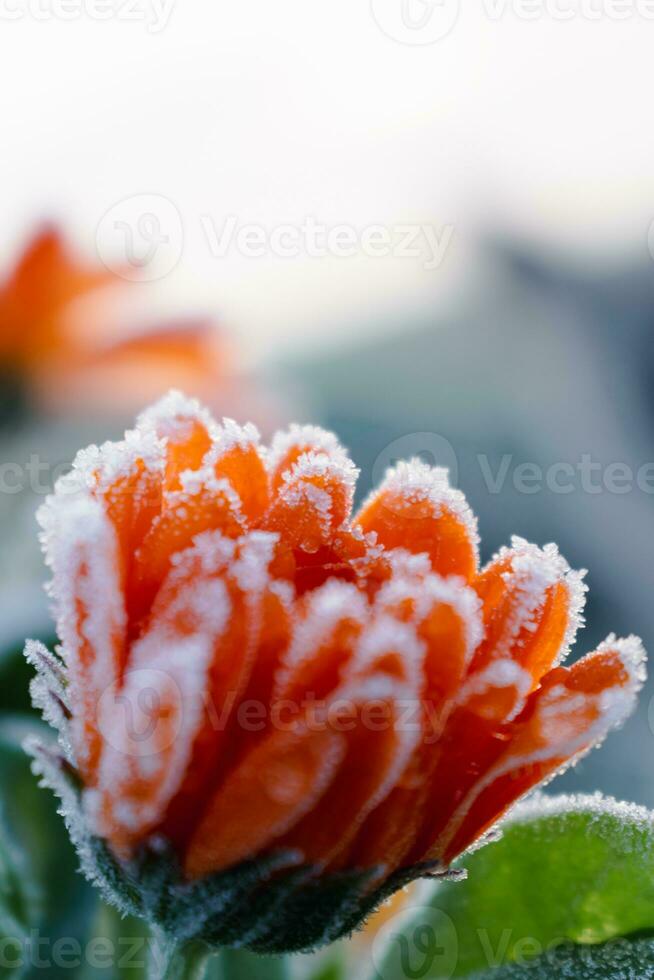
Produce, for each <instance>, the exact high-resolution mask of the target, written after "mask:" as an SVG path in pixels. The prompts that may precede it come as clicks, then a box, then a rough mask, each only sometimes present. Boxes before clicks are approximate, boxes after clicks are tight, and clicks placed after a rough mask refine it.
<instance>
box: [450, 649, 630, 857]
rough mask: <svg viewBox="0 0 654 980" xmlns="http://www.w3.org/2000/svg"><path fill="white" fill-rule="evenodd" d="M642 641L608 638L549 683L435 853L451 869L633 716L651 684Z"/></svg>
mask: <svg viewBox="0 0 654 980" xmlns="http://www.w3.org/2000/svg"><path fill="white" fill-rule="evenodd" d="M644 659H645V655H644V651H643V649H642V646H641V644H640V641H639V640H637V639H636V638H635V637H630V638H629V639H627V640H616V639H615V638H614V637H609V639H608V640H606V641H605V642H604V643H603V644H602V645H601V646H600V647H599V649H598V650H597V652H596V653H594V654H590V655H589V656H587V657H585V658H584V659H583V660H581V661H579V662H578V663H576V664H574V665H573V666H572V667H571V668H569V669H567V668H564V667H559V668H556V669H555V670H553V671H552V672H551V673H550V674H548V675H547V676H546V678H545V679H544V681H543V685H542V687H541V688H540V689H539V690H537V691H535V692H534V694H533V695H532V697H531V699H530V701H529V703H528V705H527V708H526V709H525V712H524V714H523V716H522V717H521V718H520V719H518V721H517V722H516V723H515V724H514V726H512V728H511V731H510V735H509V740H508V741H507V742H506V743H505V746H504V748H503V750H502V751H501V753H500V754H499V755H498V756H497V757H496V758H495V759H494V761H493V763H492V764H491V765H490V766H489V767H488V768H483V769H482V770H481V771H480V773H479V776H478V778H477V780H476V782H475V784H474V785H473V787H472V788H471V789H470V791H469V792H468V793H467V794H466V795H465V796H464V797H463V799H462V801H461V802H460V804H459V805H458V807H457V808H456V810H455V811H454V813H453V814H452V817H451V819H450V820H449V821H448V824H447V826H446V827H445V829H444V830H443V832H442V834H440V835H439V839H438V840H437V841H435V842H434V844H433V845H432V849H431V852H432V854H437V855H438V856H441V855H442V858H443V861H444V862H445V863H446V864H448V863H449V862H450V861H451V860H452V859H453V858H454V857H455V856H456V854H459V853H461V852H462V851H464V850H465V849H466V848H467V847H469V846H470V844H471V843H472V842H473V841H475V840H476V839H477V838H478V837H480V836H481V835H482V834H483V833H484V831H485V830H487V829H488V827H489V826H491V825H492V824H493V823H494V822H495V821H496V820H498V819H499V817H501V816H502V815H503V814H504V813H505V811H506V810H507V809H508V807H509V806H510V805H511V804H512V803H514V802H515V800H516V799H518V798H519V797H520V796H522V795H524V793H525V792H527V791H528V790H529V789H531V788H532V787H533V786H535V785H537V784H538V783H540V782H542V781H543V780H544V779H546V778H547V777H548V776H549V775H551V774H552V773H554V772H557V771H560V770H561V768H562V767H563V766H565V765H569V764H570V763H572V762H574V761H576V760H577V759H579V757H580V756H582V755H584V754H585V753H586V752H588V751H589V750H590V749H591V748H593V747H594V746H595V745H597V744H599V742H601V741H602V740H603V739H604V738H605V736H606V735H607V733H608V732H609V731H610V730H611V729H612V728H614V727H616V726H618V725H620V724H621V723H622V722H623V721H624V720H625V718H626V717H627V716H628V715H629V714H630V713H631V711H632V710H633V707H634V704H635V701H636V696H637V693H638V691H639V689H640V688H641V687H642V684H643V682H644V679H645V672H644Z"/></svg>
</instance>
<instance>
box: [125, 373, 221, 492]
mask: <svg viewBox="0 0 654 980" xmlns="http://www.w3.org/2000/svg"><path fill="white" fill-rule="evenodd" d="M138 427H139V428H140V429H142V430H145V431H147V429H152V430H153V431H154V432H155V433H156V435H157V436H158V437H159V438H160V439H163V440H165V445H166V469H165V487H164V488H165V489H166V490H179V489H180V487H181V482H180V477H181V474H182V473H183V472H184V471H185V470H198V469H200V467H201V465H202V461H203V459H204V457H205V455H206V454H207V452H208V451H209V449H210V448H211V435H212V432H213V431H214V430H215V428H216V425H215V422H213V420H212V418H211V416H210V414H209V413H208V412H207V411H206V409H204V408H202V407H201V405H200V403H199V402H198V401H197V400H196V399H195V398H186V397H185V396H184V395H182V394H181V393H180V392H179V391H170V392H168V394H167V395H165V396H164V397H163V398H161V399H160V400H159V401H158V402H156V404H154V405H152V406H151V407H150V408H148V409H146V411H145V412H143V413H142V414H141V415H140V416H139V420H138Z"/></svg>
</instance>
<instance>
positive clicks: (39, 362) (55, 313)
mask: <svg viewBox="0 0 654 980" xmlns="http://www.w3.org/2000/svg"><path fill="white" fill-rule="evenodd" d="M138 288H139V286H138V284H134V283H130V282H127V281H126V280H124V279H122V278H121V277H120V276H119V275H116V274H115V273H113V272H109V271H108V270H107V269H105V268H102V267H97V268H91V267H87V266H85V265H82V264H80V262H79V261H78V260H77V258H76V257H74V256H73V255H72V254H71V253H70V251H69V249H68V247H67V246H66V243H65V242H64V239H63V236H62V234H61V232H60V231H59V230H58V229H57V228H56V227H54V226H50V225H48V226H45V227H43V228H42V229H41V231H39V232H38V233H37V234H36V235H35V236H34V238H33V239H32V240H31V242H30V243H29V244H28V246H27V248H26V249H25V251H24V253H23V255H22V256H21V257H20V259H19V260H18V262H17V264H16V266H15V268H14V270H13V271H12V272H11V274H10V275H9V276H8V278H7V279H6V280H5V281H4V283H0V368H2V370H3V372H4V373H5V374H6V375H11V376H13V377H14V378H15V379H17V380H19V382H20V383H22V384H23V385H24V386H26V387H27V388H28V390H29V394H30V397H31V398H32V399H34V400H36V401H37V402H42V403H44V404H46V405H48V406H49V407H57V408H58V407H61V406H66V405H69V404H71V403H72V404H75V403H79V402H82V401H84V402H85V403H87V404H98V405H100V406H101V407H102V408H107V407H109V406H112V405H113V406H114V407H117V408H119V409H120V408H121V400H124V399H127V401H128V402H129V401H130V400H131V401H132V404H133V403H134V397H132V398H131V399H130V393H134V394H135V393H136V392H138V397H139V399H140V400H141V403H142V399H143V393H144V391H145V392H146V393H147V391H152V393H153V395H154V392H156V391H161V387H162V386H164V387H165V386H167V385H169V384H171V383H173V382H175V383H177V384H181V383H185V384H187V385H188V386H190V387H192V388H193V389H194V390H196V391H197V392H198V394H204V395H208V394H209V393H210V391H211V386H212V385H213V386H215V384H216V378H217V376H219V375H220V374H222V372H223V371H224V369H225V366H226V357H227V355H226V345H225V344H224V341H223V340H222V339H221V340H220V344H219V345H216V343H215V330H214V329H213V325H212V324H211V322H210V321H209V320H207V319H204V318H190V319H184V320H173V321H171V322H166V323H155V324H150V325H145V326H143V327H139V326H137V325H136V324H134V323H133V322H130V315H129V313H128V312H126V311H124V310H123V311H121V310H120V308H119V306H118V303H117V300H118V297H119V296H120V297H122V296H125V297H131V300H132V305H133V301H134V298H135V294H136V290H137V289H138ZM114 307H115V309H114ZM133 316H134V314H133V313H132V318H133ZM125 320H126V321H127V322H125ZM113 321H116V322H113ZM89 323H93V330H92V331H90V330H89V329H88V324H89ZM217 346H218V349H216V348H217Z"/></svg>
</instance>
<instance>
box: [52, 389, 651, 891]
mask: <svg viewBox="0 0 654 980" xmlns="http://www.w3.org/2000/svg"><path fill="white" fill-rule="evenodd" d="M356 476H357V471H356V469H355V467H354V466H353V464H352V463H351V462H350V460H349V459H348V457H347V456H346V454H345V452H344V451H343V449H342V448H341V447H340V446H339V445H338V443H337V441H336V438H335V437H334V436H333V435H331V434H330V433H327V432H324V431H322V430H320V429H317V428H313V427H299V426H292V427H291V428H290V429H289V430H288V431H287V432H283V433H279V434H278V435H277V436H276V437H275V438H274V440H273V442H272V447H271V448H270V450H268V451H266V450H264V449H263V448H262V447H261V446H260V444H259V441H258V436H257V433H256V430H255V429H254V428H253V427H252V426H250V425H247V426H245V427H243V428H241V427H240V426H238V425H237V424H236V423H234V422H232V421H230V420H224V422H223V425H222V426H218V425H216V423H215V422H214V421H213V420H212V419H211V418H210V417H209V415H208V414H207V413H206V412H205V411H204V410H202V409H201V408H200V407H199V405H198V404H197V403H196V402H194V401H189V400H187V399H185V398H183V397H182V396H181V395H179V394H176V393H171V394H170V395H169V396H167V397H166V398H164V399H163V400H162V401H161V402H160V403H159V404H157V405H155V406H154V407H153V408H151V409H150V410H148V411H147V412H145V413H144V415H142V416H141V417H140V419H139V421H138V425H137V427H136V429H135V430H134V431H133V432H129V433H127V435H126V437H125V441H124V442H122V443H107V444H106V445H104V446H102V447H101V448H99V449H98V448H97V447H91V448H90V449H87V450H85V451H84V452H82V453H81V454H80V455H79V456H78V459H77V461H76V463H75V467H74V470H73V473H72V474H71V475H69V476H68V477H66V478H64V479H63V480H62V481H61V482H60V484H59V485H58V487H57V490H56V493H55V495H54V496H53V497H52V498H50V499H49V501H48V502H47V504H46V505H45V507H44V508H43V509H42V512H41V515H40V519H41V523H42V526H43V529H44V543H45V549H46V553H47V557H48V561H49V563H50V565H51V568H52V571H53V583H52V592H53V595H54V598H55V600H56V609H57V617H58V632H59V636H60V639H61V653H62V656H63V661H64V664H65V670H66V674H67V684H68V688H67V700H68V704H69V706H70V712H71V715H72V734H71V739H72V753H71V755H70V758H71V759H73V760H74V764H75V766H76V767H77V769H78V771H79V774H80V777H81V781H82V783H83V785H84V787H85V791H84V800H85V808H86V814H87V818H88V819H90V820H91V821H92V825H93V828H94V832H95V833H96V834H97V835H99V836H100V837H102V838H105V839H106V840H108V841H109V842H110V843H111V846H112V849H113V850H114V852H115V853H116V854H118V855H119V856H120V858H121V860H125V859H129V858H130V856H131V855H134V854H135V853H136V852H137V851H138V849H139V847H140V846H142V845H143V844H144V842H147V841H148V840H153V839H155V838H156V839H161V838H163V839H166V840H168V841H169V842H171V843H172V845H173V847H174V849H175V851H176V853H177V854H178V855H179V856H180V860H181V862H182V865H183V869H184V873H185V875H186V876H187V877H188V878H199V877H202V876H206V875H209V874H212V873H214V874H215V873H221V872H224V871H225V870H226V869H231V868H234V867H236V866H238V865H241V864H242V863H243V862H249V861H251V860H253V859H258V858H259V857H261V856H263V855H267V854H271V853H272V852H275V851H278V850H279V851H281V852H283V853H284V854H285V855H286V856H287V861H288V863H289V864H293V863H296V864H298V865H301V866H302V867H307V866H308V867H310V868H311V874H312V875H314V876H315V875H320V876H321V877H330V876H333V875H332V873H334V872H343V871H346V870H350V869H363V870H365V871H366V872H368V874H369V880H368V884H367V887H368V889H370V888H371V887H373V886H374V885H379V883H380V882H384V881H388V880H389V876H391V875H392V874H393V873H394V872H397V871H398V869H399V870H400V871H401V872H402V874H403V875H404V877H403V878H402V880H406V878H407V875H405V874H404V872H405V871H406V870H407V869H412V870H410V872H409V874H408V877H412V876H413V877H415V876H417V875H419V874H421V873H424V872H425V871H426V870H432V871H433V870H439V869H440V870H442V869H446V868H447V867H448V866H449V865H450V863H451V862H452V860H453V859H454V858H455V857H456V856H457V855H459V854H461V853H462V852H464V851H465V850H467V849H468V848H469V847H470V846H471V845H472V844H474V843H475V842H477V841H479V839H480V838H481V837H482V835H484V834H485V833H486V832H487V831H488V830H489V829H490V828H491V827H492V826H493V825H494V824H495V823H496V822H497V821H498V819H499V818H500V817H501V816H502V815H503V814H504V813H505V812H506V810H507V808H508V807H510V806H511V804H512V803H514V802H515V800H516V799H518V798H519V797H521V796H523V795H524V794H525V793H526V792H527V791H528V790H530V789H531V788H532V787H534V786H535V785H536V784H539V783H542V782H543V781H544V780H546V779H548V778H549V777H551V776H552V775H553V774H555V773H556V772H558V771H560V770H561V769H562V768H563V767H564V766H565V765H567V764H569V763H570V762H571V761H573V760H576V759H578V758H579V757H580V756H581V755H583V754H584V753H585V752H587V751H588V750H589V749H590V748H591V747H592V746H594V745H596V744H597V743H598V742H599V741H601V739H602V738H603V737H604V736H605V735H606V733H607V732H608V731H609V729H610V728H612V727H614V726H615V725H617V724H619V723H621V722H622V721H623V720H624V719H625V717H626V716H627V715H628V713H629V712H630V710H631V709H632V707H633V705H634V701H635V697H636V693H637V691H638V689H639V687H640V686H641V684H642V681H643V675H644V666H643V663H644V653H643V650H642V647H641V645H640V642H639V641H638V640H637V639H636V638H633V637H631V638H629V639H627V640H617V639H615V638H614V637H610V638H609V639H608V640H606V641H605V643H603V644H602V645H601V646H600V648H599V649H598V650H597V651H596V652H595V653H592V654H590V655H589V656H587V657H585V658H584V659H582V660H581V661H579V662H578V663H576V664H574V665H573V666H572V667H570V668H566V667H562V666H560V663H561V660H562V659H563V657H564V656H565V655H566V653H567V651H568V648H569V646H570V644H571V643H572V641H573V639H574V636H575V632H576V630H577V627H578V626H579V624H580V623H581V621H582V620H581V610H582V606H583V599H584V591H585V587H584V585H583V584H582V575H581V574H579V573H577V572H574V571H571V570H570V568H569V567H568V565H567V564H566V562H565V561H564V559H563V558H562V557H561V556H560V555H559V553H558V551H557V549H556V547H555V546H554V545H547V546H546V547H545V548H544V549H542V550H541V549H539V548H537V547H536V546H534V545H531V544H528V543H527V542H525V541H523V540H521V539H518V538H516V539H514V541H513V543H512V546H511V548H509V549H503V550H502V551H500V553H499V554H498V555H497V556H496V557H495V558H494V559H493V560H492V561H491V562H490V563H489V564H488V565H487V566H486V567H485V568H483V569H482V570H479V568H478V555H477V530H476V524H475V519H474V517H473V515H472V513H471V511H470V509H469V507H468V505H467V503H466V501H465V499H464V497H463V495H462V493H460V492H459V491H458V490H454V489H452V488H450V487H449V486H448V485H447V479H446V473H445V471H443V470H439V469H433V468H430V467H428V466H425V465H424V464H422V463H421V462H419V461H415V460H414V461H412V462H409V463H400V464H399V466H398V467H397V468H396V469H393V470H391V471H389V472H388V474H387V475H386V478H385V480H384V482H383V484H382V486H381V487H380V488H379V489H378V490H376V491H375V492H374V493H373V494H372V496H371V497H370V498H369V499H368V500H367V501H366V502H365V503H364V504H363V506H362V507H361V509H360V510H359V512H358V513H357V514H356V516H355V517H352V516H351V513H350V509H351V506H352V499H353V494H354V487H355V480H356ZM33 658H34V656H33Z"/></svg>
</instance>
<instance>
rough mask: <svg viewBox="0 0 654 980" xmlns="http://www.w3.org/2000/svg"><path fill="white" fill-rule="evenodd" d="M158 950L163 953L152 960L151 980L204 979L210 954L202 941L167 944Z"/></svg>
mask: <svg viewBox="0 0 654 980" xmlns="http://www.w3.org/2000/svg"><path fill="white" fill-rule="evenodd" d="M159 950H160V952H161V953H163V955H162V956H159V957H157V958H156V959H155V960H154V961H153V965H152V980H204V977H205V972H206V967H207V961H208V959H209V957H210V956H211V951H210V950H209V949H208V948H207V947H206V946H205V945H204V943H198V942H189V943H183V944H181V945H176V944H169V945H167V946H166V947H163V948H162V946H159ZM157 960H158V962H157Z"/></svg>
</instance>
